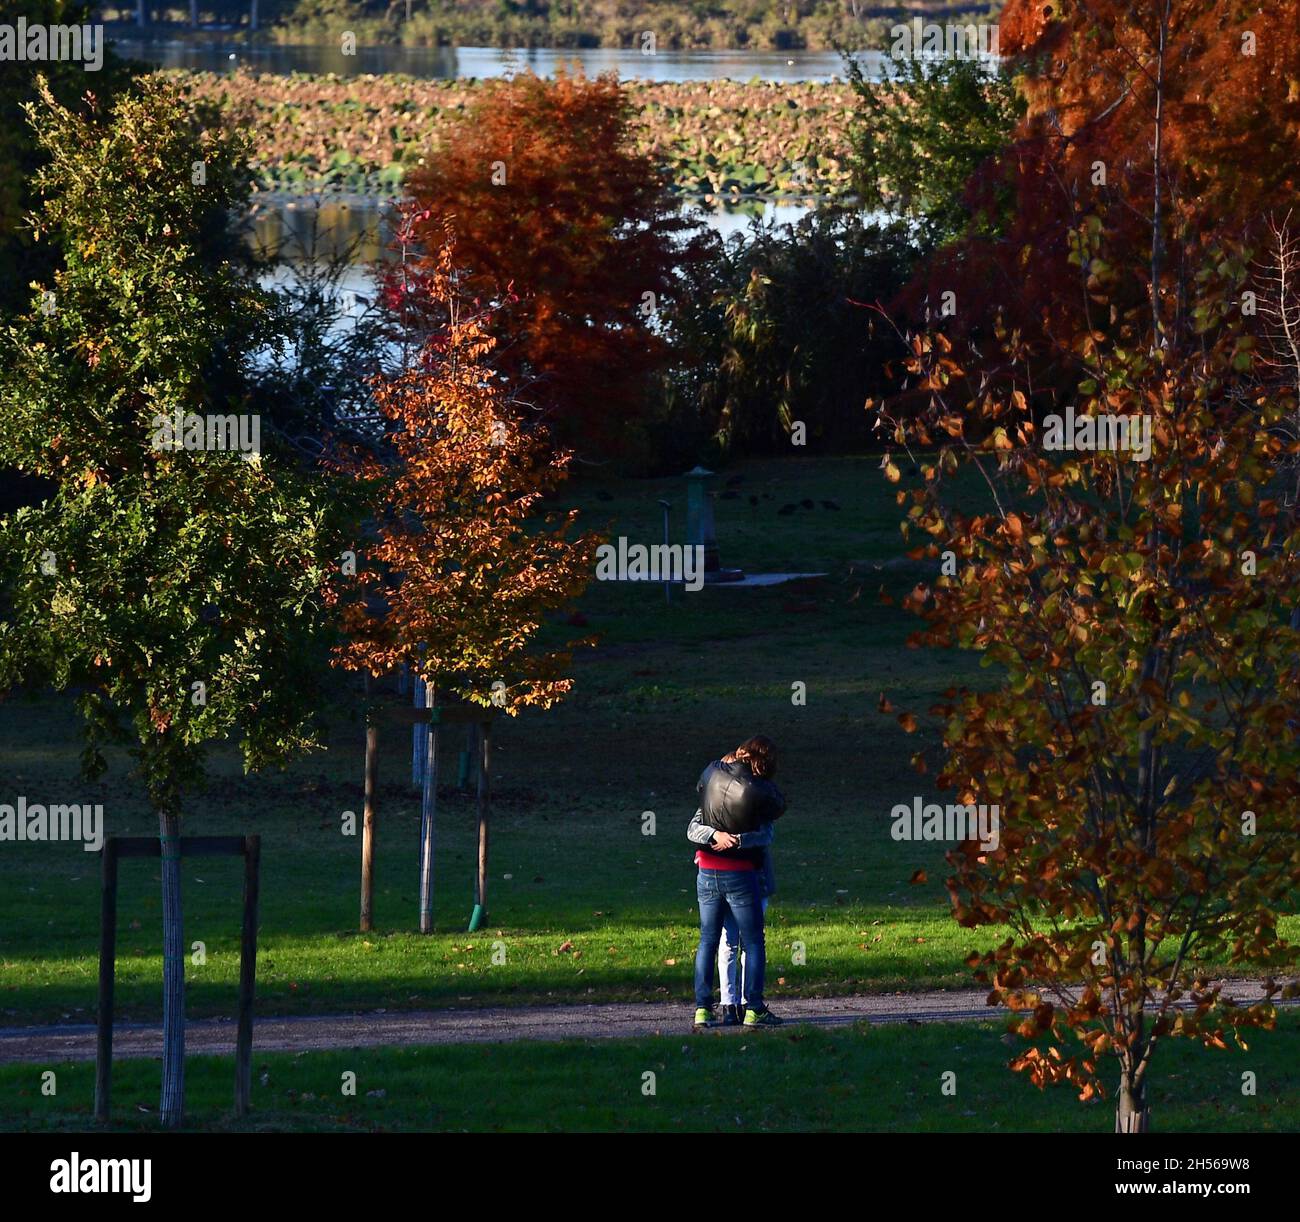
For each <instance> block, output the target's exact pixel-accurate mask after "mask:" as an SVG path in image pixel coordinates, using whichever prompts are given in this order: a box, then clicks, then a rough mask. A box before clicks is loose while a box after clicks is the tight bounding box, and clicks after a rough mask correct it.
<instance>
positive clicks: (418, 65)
mask: <svg viewBox="0 0 1300 1222" xmlns="http://www.w3.org/2000/svg"><path fill="white" fill-rule="evenodd" d="M114 45H115V47H116V49H117V51H118V53H119V54H120V55H123V56H127V57H130V58H132V59H139V60H143V61H144V62H145V63H152V64H158V65H160V66H161V67H166V68H192V69H201V70H205V71H209V72H224V71H229V70H230V69H232V68H235V67H245V68H251V69H253V70H254V71H257V72H269V73H277V74H287V73H290V72H313V73H323V72H335V73H338V74H339V75H341V76H355V75H357V74H359V73H387V72H399V73H404V74H405V75H407V76H414V77H420V78H424V79H433V80H456V79H459V78H464V77H476V78H482V77H497V76H509V75H511V74H513V73H515V72H521V71H525V70H531V71H533V72H535V73H536V74H537V75H538V76H553V75H554V74H555V70H556V68H557V67H559V66H560V65H566V66H568V67H572V66H574V65H578V66H580V67H581V68H582V70H583V71H584V72H585V73H586V74H587V75H588V76H593V75H595V74H596V73H599V72H608V71H616V72H617V73H618V74H619V76H620V77H622V78H624V79H637V80H646V81H711V80H716V79H719V78H721V77H729V78H731V79H732V80H738V81H748V80H751V79H753V78H754V77H757V78H759V79H760V80H764V81H785V82H790V81H830V80H833V79H835V78H838V79H840V80H843V79H844V61H843V60H842V59H841V58H840V55H839V53H838V52H836V51H659V52H657V53H656V54H654V55H643V54H642V53H641V52H640V51H638V50H634V49H627V50H623V49H618V48H612V47H605V48H589V49H586V50H570V49H565V50H553V49H545V48H537V49H529V48H526V47H520V48H516V49H513V50H502V49H500V48H497V47H391V46H374V47H363V46H358V47H357V51H356V54H355V55H344V54H343V53H342V52H341V51H340V49H339V47H338V46H335V45H333V44H331V45H329V46H317V47H282V46H251V47H250V46H241V45H222V44H220V43H196V42H180V41H176V42H146V41H139V40H136V39H130V38H118V39H116V40H115V42H114ZM883 58H884V57H883V55H882V52H880V51H864V52H861V53H860V54H859V59H860V60H861V61H862V64H863V69H864V71H865V72H866V74H867V75H868V76H870V77H873V78H877V77H879V75H880V73H881V64H882V60H883Z"/></svg>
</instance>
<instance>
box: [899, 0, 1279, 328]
mask: <svg viewBox="0 0 1300 1222" xmlns="http://www.w3.org/2000/svg"><path fill="white" fill-rule="evenodd" d="M1165 11H1166V0H1135V2H1131V0H1008V3H1007V5H1006V7H1005V9H1004V10H1003V14H1002V19H1001V27H1000V41H1001V49H1002V52H1003V54H1004V55H1007V56H1009V57H1010V58H1011V61H1012V63H1013V64H1014V65H1015V69H1016V71H1017V73H1018V83H1019V86H1020V88H1021V90H1022V92H1023V93H1024V95H1025V97H1026V100H1027V102H1028V110H1027V112H1026V114H1025V117H1024V119H1023V120H1022V122H1021V124H1020V125H1019V127H1018V129H1017V130H1016V132H1015V133H1014V135H1013V140H1012V143H1011V145H1010V146H1009V148H1008V149H1007V150H1006V152H1005V153H1004V154H1003V155H1002V156H1001V157H1000V158H998V159H995V162H994V163H993V164H991V165H990V166H988V167H986V169H985V171H984V172H983V173H982V174H981V175H980V176H979V177H978V179H977V181H975V182H973V183H972V184H971V188H970V190H971V193H972V198H974V199H983V200H986V201H987V200H988V199H990V198H991V197H992V195H993V194H994V193H995V192H996V191H998V190H1000V189H1002V188H1004V187H1006V186H1010V188H1011V192H1012V197H1013V200H1014V204H1013V212H1012V215H1011V219H1010V223H1009V226H1008V228H1007V230H1006V232H1005V233H1004V234H1003V235H1002V237H1001V239H999V240H996V241H987V240H984V239H973V240H971V241H969V242H963V243H961V244H959V245H958V247H956V248H954V249H952V250H949V251H947V252H945V253H944V254H943V256H941V257H940V258H939V259H937V260H935V261H934V262H933V264H932V265H931V267H930V268H929V269H927V273H926V275H925V276H924V277H923V279H922V281H921V282H919V283H918V284H917V285H916V286H914V288H913V293H912V295H911V296H912V300H913V301H914V302H915V301H919V299H920V298H922V297H924V296H933V295H934V294H936V293H938V292H941V291H944V290H953V291H955V292H956V293H957V295H958V302H959V309H958V313H957V316H956V318H955V320H954V321H955V324H956V326H955V327H952V328H950V329H951V330H954V331H956V330H960V329H962V328H964V327H969V326H971V325H972V324H974V323H976V322H977V321H978V320H977V319H976V318H975V317H974V315H973V313H972V312H970V311H963V310H962V308H961V306H960V303H961V302H962V301H965V302H967V303H970V302H981V303H988V304H990V305H991V306H992V307H993V309H995V310H996V309H1001V310H1002V311H1003V312H1004V314H1005V316H1006V318H1007V319H1008V320H1009V321H1014V322H1015V323H1017V324H1018V325H1022V326H1027V327H1028V326H1033V327H1035V328H1037V327H1039V326H1041V325H1042V323H1043V322H1044V321H1045V322H1046V323H1047V327H1048V332H1049V334H1051V335H1052V336H1054V337H1056V336H1065V337H1068V336H1070V335H1072V334H1073V332H1074V329H1075V327H1076V326H1077V325H1078V324H1079V321H1080V315H1079V312H1078V301H1079V297H1078V294H1077V293H1074V292H1065V291H1063V290H1064V289H1066V288H1067V286H1069V285H1070V284H1072V283H1076V282H1077V277H1078V272H1077V269H1076V268H1072V267H1071V266H1070V262H1069V254H1070V251H1069V248H1068V234H1069V232H1070V230H1071V229H1072V228H1074V227H1076V226H1077V225H1078V224H1079V222H1080V220H1081V218H1082V217H1084V216H1087V215H1098V216H1102V217H1104V219H1105V224H1106V228H1107V245H1108V246H1109V247H1110V249H1111V251H1112V254H1113V260H1112V262H1113V263H1115V264H1117V265H1118V266H1120V267H1122V268H1123V269H1124V271H1125V273H1126V276H1127V280H1128V284H1127V292H1126V293H1125V294H1124V295H1123V297H1122V301H1123V303H1124V304H1132V303H1136V302H1140V301H1143V300H1149V297H1150V293H1151V283H1150V262H1151V243H1152V222H1151V217H1152V203H1153V200H1154V199H1155V195H1156V184H1157V181H1158V182H1159V185H1160V195H1161V201H1160V202H1161V217H1160V231H1161V232H1160V236H1161V242H1162V244H1163V246H1164V248H1165V252H1166V255H1167V257H1166V259H1165V260H1164V263H1163V271H1164V272H1166V273H1167V275H1168V280H1167V281H1165V280H1163V279H1162V283H1161V285H1160V286H1159V288H1158V291H1159V292H1161V293H1170V294H1172V293H1176V292H1185V291H1186V284H1187V281H1188V278H1189V277H1190V276H1191V275H1193V274H1194V272H1195V270H1196V269H1199V268H1200V267H1202V266H1204V264H1205V262H1206V261H1207V258H1208V257H1209V256H1208V255H1207V253H1206V252H1207V251H1210V250H1212V249H1213V248H1214V247H1215V246H1216V245H1221V244H1230V245H1234V246H1238V247H1246V248H1251V247H1254V246H1257V245H1258V243H1259V240H1260V239H1261V238H1262V237H1263V236H1264V233H1265V228H1266V221H1267V218H1268V217H1269V216H1270V215H1272V214H1274V213H1276V212H1278V211H1279V210H1280V211H1281V212H1285V211H1286V210H1287V209H1288V208H1289V207H1291V206H1292V205H1293V203H1294V200H1295V198H1296V194H1297V189H1298V188H1300V38H1297V31H1300V0H1257V2H1254V3H1241V4H1232V5H1228V4H1224V3H1222V0H1168V15H1169V19H1168V23H1167V25H1166V24H1165V23H1164V22H1163V17H1164V14H1165ZM1157 99H1158V100H1159V107H1158V108H1157ZM1157 119H1158V122H1157ZM1157 132H1158V142H1157ZM1157 143H1158V146H1159V150H1160V170H1159V176H1158V178H1157V174H1156V170H1155V156H1154V150H1155V148H1156V146H1157ZM1103 174H1104V181H1102V176H1103ZM1112 296H1114V293H1113V290H1112ZM990 312H991V311H985V310H981V311H980V312H979V313H980V314H981V316H985V317H987V316H988V314H989V313H990Z"/></svg>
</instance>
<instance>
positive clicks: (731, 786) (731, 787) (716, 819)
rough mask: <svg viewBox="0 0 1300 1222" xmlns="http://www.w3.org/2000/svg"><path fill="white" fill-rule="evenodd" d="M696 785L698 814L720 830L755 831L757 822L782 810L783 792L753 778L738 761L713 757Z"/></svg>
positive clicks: (768, 782) (759, 779) (766, 819)
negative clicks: (698, 804) (725, 760)
mask: <svg viewBox="0 0 1300 1222" xmlns="http://www.w3.org/2000/svg"><path fill="white" fill-rule="evenodd" d="M695 788H696V790H697V791H698V793H699V795H700V815H701V817H702V818H703V820H704V822H705V823H707V824H708V825H709V826H710V827H712V828H715V829H716V830H717V831H720V832H732V833H734V834H736V835H739V834H740V833H742V832H754V831H757V830H758V825H759V824H760V823H764V822H770V821H771V820H773V819H779V818H780V817H781V816H782V815H783V814H784V813H785V795H784V794H782V792H781V791H780V790H779V789H778V788H777V787H776V786H775V785H774V784H772V782H771V781H765V780H763V779H762V778H761V777H756V776H755V775H754V774H753V773H752V772H751V771H750V769H749V765H748V764H746V763H744V762H743V761H741V760H737V761H736V762H735V763H734V764H724V763H723V762H722V761H721V760H714V761H713V763H711V764H710V765H709V766H708V767H707V768H706V769H705V770H704V771H703V772H702V773H701V774H700V781H699V784H698V785H696V786H695Z"/></svg>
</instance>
